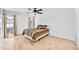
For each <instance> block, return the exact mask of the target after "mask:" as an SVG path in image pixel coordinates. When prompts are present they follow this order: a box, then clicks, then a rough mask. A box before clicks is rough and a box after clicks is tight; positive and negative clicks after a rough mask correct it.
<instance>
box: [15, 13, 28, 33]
mask: <svg viewBox="0 0 79 59" xmlns="http://www.w3.org/2000/svg"><path fill="white" fill-rule="evenodd" d="M27 17H28V16H27V15H26V14H25V13H21V14H17V16H16V24H17V34H22V32H23V30H24V29H26V28H28V19H27Z"/></svg>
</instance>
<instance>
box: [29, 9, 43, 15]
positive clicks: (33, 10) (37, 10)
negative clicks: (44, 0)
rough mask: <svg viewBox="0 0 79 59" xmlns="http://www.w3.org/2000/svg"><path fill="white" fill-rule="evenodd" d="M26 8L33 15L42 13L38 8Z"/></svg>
mask: <svg viewBox="0 0 79 59" xmlns="http://www.w3.org/2000/svg"><path fill="white" fill-rule="evenodd" d="M28 10H29V11H31V12H32V13H34V15H36V14H42V12H41V11H42V9H38V8H33V9H31V8H28ZM28 13H29V12H28Z"/></svg>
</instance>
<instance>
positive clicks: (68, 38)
mask: <svg viewBox="0 0 79 59" xmlns="http://www.w3.org/2000/svg"><path fill="white" fill-rule="evenodd" d="M49 35H52V36H56V37H59V38H63V39H67V40H72V41H75V40H74V39H73V38H70V37H65V36H61V35H58V34H54V33H53V34H49Z"/></svg>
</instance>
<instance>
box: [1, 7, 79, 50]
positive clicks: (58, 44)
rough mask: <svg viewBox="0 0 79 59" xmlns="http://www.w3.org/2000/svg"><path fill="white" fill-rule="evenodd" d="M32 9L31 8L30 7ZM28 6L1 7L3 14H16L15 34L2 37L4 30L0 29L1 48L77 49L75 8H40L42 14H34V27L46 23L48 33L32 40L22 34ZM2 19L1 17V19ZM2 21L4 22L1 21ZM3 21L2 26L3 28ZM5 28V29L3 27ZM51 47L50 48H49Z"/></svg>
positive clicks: (78, 11) (77, 13) (76, 15)
mask: <svg viewBox="0 0 79 59" xmlns="http://www.w3.org/2000/svg"><path fill="white" fill-rule="evenodd" d="M32 9H33V8H32ZM28 11H29V10H28V8H2V9H1V14H2V15H1V18H2V17H3V15H10V16H12V15H16V17H15V18H16V25H14V26H15V27H16V28H15V29H16V35H15V36H11V35H10V37H9V38H4V31H3V29H2V30H1V38H2V39H1V40H0V41H1V42H2V43H1V44H0V45H1V47H2V49H4V50H6V49H14V50H16V49H21V50H23V49H24V50H25V49H36V50H37V49H39V50H41V49H43V50H46V49H48V50H52V49H53V50H61V49H64V50H66V49H69V50H72V49H77V47H78V45H79V43H78V39H79V38H78V36H77V35H78V17H79V9H77V8H42V13H43V14H36V17H35V21H34V22H35V28H36V27H38V25H47V27H48V29H49V35H48V36H45V37H44V38H41V39H40V40H39V41H37V42H33V41H31V40H29V39H27V38H26V37H25V36H23V35H22V33H23V30H24V29H28V23H29V22H28V21H29V20H28V17H29V15H28ZM2 21H3V19H2ZM3 23H4V22H3ZM3 23H1V24H2V28H3ZM5 30H6V29H5ZM51 47H52V48H51Z"/></svg>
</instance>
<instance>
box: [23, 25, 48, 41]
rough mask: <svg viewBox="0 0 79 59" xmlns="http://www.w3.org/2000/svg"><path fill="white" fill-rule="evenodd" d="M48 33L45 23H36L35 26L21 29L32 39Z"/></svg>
mask: <svg viewBox="0 0 79 59" xmlns="http://www.w3.org/2000/svg"><path fill="white" fill-rule="evenodd" d="M48 34H49V29H48V28H47V25H38V26H37V28H34V29H24V30H23V35H24V36H26V37H27V38H29V39H30V40H32V41H38V40H39V39H41V38H43V37H45V36H46V35H48Z"/></svg>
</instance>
